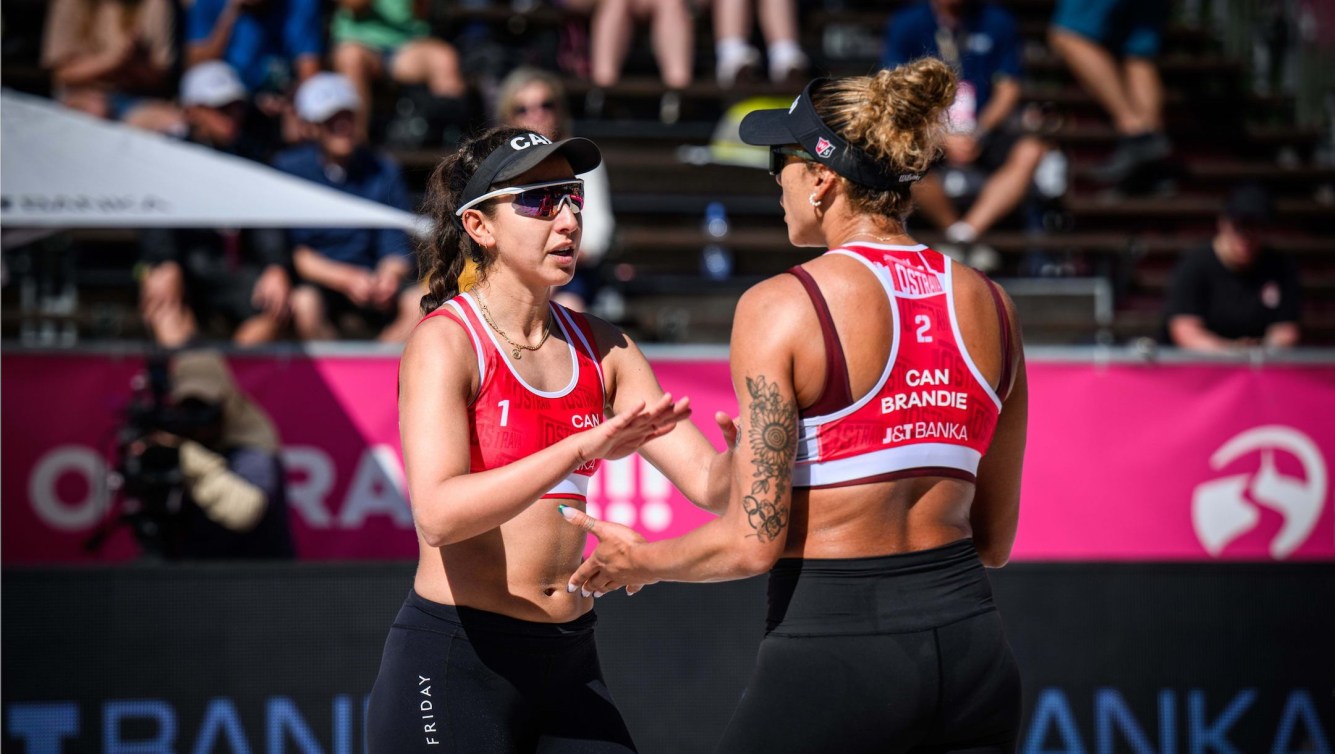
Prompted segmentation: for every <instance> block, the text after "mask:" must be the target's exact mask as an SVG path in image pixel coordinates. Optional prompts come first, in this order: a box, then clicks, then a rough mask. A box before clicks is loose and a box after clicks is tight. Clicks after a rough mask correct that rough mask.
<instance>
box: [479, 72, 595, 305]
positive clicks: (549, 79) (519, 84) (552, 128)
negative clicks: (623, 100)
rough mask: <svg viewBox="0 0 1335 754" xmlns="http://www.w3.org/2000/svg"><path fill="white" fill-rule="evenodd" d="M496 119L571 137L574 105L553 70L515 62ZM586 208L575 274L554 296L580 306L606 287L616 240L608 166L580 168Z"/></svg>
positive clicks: (503, 85)
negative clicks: (605, 263)
mask: <svg viewBox="0 0 1335 754" xmlns="http://www.w3.org/2000/svg"><path fill="white" fill-rule="evenodd" d="M496 122H497V124H498V125H505V126H514V127H516V128H526V129H529V130H532V131H537V132H538V133H540V134H542V135H543V136H546V137H548V138H550V139H551V140H553V141H557V140H559V139H565V138H569V137H570V136H571V135H572V134H571V133H570V110H569V107H568V106H567V102H566V90H565V86H564V85H563V84H562V83H561V79H559V78H558V77H557V76H556V75H555V74H552V73H549V72H547V71H544V70H541V69H538V68H527V67H524V68H516V69H515V70H514V71H512V72H511V73H510V75H509V76H506V77H505V79H504V80H503V81H502V82H501V86H500V90H499V91H498V93H497V98H496ZM579 177H580V178H582V179H583V180H584V209H583V210H581V211H580V213H579V216H580V219H581V221H582V222H581V225H582V227H583V232H582V234H581V237H580V244H579V263H578V265H577V267H576V269H575V278H574V279H573V280H571V281H570V282H569V283H568V284H566V285H565V286H564V287H562V288H561V290H560V291H558V292H557V294H556V296H555V298H556V300H557V301H558V302H559V303H561V304H563V305H564V306H567V307H569V308H571V309H574V310H576V311H583V310H584V309H585V308H587V307H588V305H589V304H590V303H592V302H593V299H594V297H595V296H596V295H597V294H598V290H599V289H600V288H601V287H602V267H601V263H602V260H603V256H604V255H605V254H606V253H607V249H608V247H609V246H610V245H611V243H612V234H613V231H614V230H615V229H616V219H615V218H614V217H613V215H612V192H611V189H610V188H609V187H608V181H607V166H606V165H605V164H599V165H598V167H597V168H595V169H594V170H592V171H590V172H588V173H582V174H580V176H579Z"/></svg>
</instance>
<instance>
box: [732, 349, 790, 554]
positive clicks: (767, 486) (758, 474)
mask: <svg viewBox="0 0 1335 754" xmlns="http://www.w3.org/2000/svg"><path fill="white" fill-rule="evenodd" d="M746 390H747V392H748V393H750V395H751V421H750V427H749V432H748V439H749V441H750V443H751V455H752V460H751V463H752V464H753V465H754V466H755V474H754V477H755V479H754V481H753V482H752V483H751V494H750V495H747V496H746V497H745V498H743V500H742V509H743V510H745V511H746V517H747V521H748V523H750V524H751V528H753V529H755V530H756V536H757V537H759V538H760V541H761V542H769V541H771V540H773V539H775V538H777V537H778V536H780V535H781V534H783V530H784V529H785V528H787V526H788V506H787V505H786V504H784V505H780V502H779V501H780V500H782V499H783V495H784V492H785V491H787V488H788V484H789V481H790V480H789V469H788V466H789V463H790V462H791V461H792V458H793V454H794V452H795V449H796V436H795V434H794V433H795V431H796V427H797V409H796V407H795V406H794V405H793V404H792V403H791V402H790V401H786V400H784V398H783V396H782V395H780V393H779V387H778V385H774V384H771V383H770V382H768V381H767V380H766V379H765V377H764V375H761V376H758V377H756V378H754V379H752V378H750V377H747V378H746Z"/></svg>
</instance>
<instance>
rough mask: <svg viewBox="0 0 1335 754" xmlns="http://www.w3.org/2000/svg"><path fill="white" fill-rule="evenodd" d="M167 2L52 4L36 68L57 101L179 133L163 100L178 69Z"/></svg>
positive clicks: (174, 113)
mask: <svg viewBox="0 0 1335 754" xmlns="http://www.w3.org/2000/svg"><path fill="white" fill-rule="evenodd" d="M172 24H173V10H172V4H171V2H170V1H169V0H53V2H51V4H50V5H49V7H48V8H47V12H46V31H45V35H44V37H45V38H44V39H43V43H42V67H43V68H46V69H48V70H50V72H51V83H52V89H53V91H54V94H55V97H56V99H57V100H59V101H60V102H62V103H63V104H65V105H66V106H68V107H72V108H74V109H76V110H81V111H83V112H86V113H88V114H90V115H94V116H96V117H99V118H108V119H111V120H119V121H124V122H125V123H128V124H130V125H132V126H138V127H139V128H146V129H149V130H152V131H159V132H161V133H180V132H181V131H182V130H183V123H182V119H181V113H180V111H179V110H177V109H176V108H175V107H174V106H173V105H172V104H171V103H170V102H169V101H167V98H166V97H163V95H164V94H167V93H168V91H167V87H168V85H169V83H168V82H169V79H170V74H171V69H172V66H173V65H174V64H175V62H176V42H175V38H174V37H173V35H172V28H173V26H172Z"/></svg>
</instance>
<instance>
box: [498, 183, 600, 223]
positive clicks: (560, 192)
mask: <svg viewBox="0 0 1335 754" xmlns="http://www.w3.org/2000/svg"><path fill="white" fill-rule="evenodd" d="M563 199H564V200H566V201H569V202H570V207H571V209H573V210H574V211H575V212H576V213H578V212H579V211H580V210H582V209H584V190H583V189H582V188H579V187H573V186H550V187H548V188H543V189H534V190H532V191H525V192H524V193H522V194H519V195H518V196H516V197H515V210H516V211H518V212H519V214H521V215H524V216H525V217H541V218H544V219H545V218H550V217H556V214H557V213H558V212H560V211H561V201H562V200H563Z"/></svg>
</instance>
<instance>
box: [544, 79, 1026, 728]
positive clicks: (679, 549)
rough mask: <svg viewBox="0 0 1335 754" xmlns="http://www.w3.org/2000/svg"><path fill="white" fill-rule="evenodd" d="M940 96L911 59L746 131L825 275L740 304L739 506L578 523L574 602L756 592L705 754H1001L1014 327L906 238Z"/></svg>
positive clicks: (985, 290)
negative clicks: (759, 599) (711, 587)
mask: <svg viewBox="0 0 1335 754" xmlns="http://www.w3.org/2000/svg"><path fill="white" fill-rule="evenodd" d="M954 94H955V74H954V73H953V72H952V71H951V69H950V67H949V66H947V65H946V64H945V63H944V62H942V61H940V60H936V59H933V58H922V59H920V60H917V61H915V62H913V63H910V64H908V65H904V66H900V67H897V68H894V69H891V70H885V71H880V72H879V73H877V74H876V75H875V76H852V77H847V78H839V79H817V80H816V81H813V82H811V83H810V84H808V85H807V87H806V89H805V90H804V91H803V92H802V94H801V95H800V96H799V97H798V98H797V99H796V100H795V101H794V102H793V103H792V106H791V107H784V108H780V109H773V110H756V111H753V112H751V113H749V114H747V116H746V117H745V118H744V119H743V120H742V122H741V127H740V136H741V139H742V141H744V142H746V143H748V144H754V145H758V146H765V147H774V148H777V149H775V161H774V168H775V179H776V180H777V181H778V183H779V187H780V191H781V194H780V204H782V205H783V209H784V221H785V223H786V224H787V227H788V239H789V241H790V242H791V243H792V244H793V245H795V246H805V247H812V248H814V249H818V250H819V252H818V254H817V255H816V256H815V257H814V258H813V259H811V260H809V261H807V262H806V263H804V264H801V265H799V266H796V267H793V268H791V269H790V270H788V271H787V272H785V273H782V274H779V275H776V276H774V277H772V278H770V279H768V280H764V281H761V282H760V283H758V284H756V285H755V286H754V287H752V288H751V289H750V290H748V291H746V293H744V294H742V298H741V300H740V301H739V302H738V304H737V312H736V315H735V317H734V318H733V336H732V342H731V345H730V350H729V361H730V365H731V368H732V375H733V383H734V385H735V388H736V390H737V398H738V403H739V405H740V410H741V416H742V426H743V428H744V430H745V435H746V436H745V437H744V438H743V441H742V442H740V443H738V445H737V448H736V451H735V453H736V456H735V458H734V461H735V464H736V465H735V471H734V473H733V475H732V477H733V479H734V480H736V481H735V482H734V483H733V485H732V486H731V494H730V498H731V499H730V501H729V503H728V504H727V505H726V506H724V511H725V512H724V514H723V515H722V516H720V517H719V518H717V519H715V520H713V521H709V522H707V523H705V524H704V525H703V526H701V527H699V528H697V529H695V530H694V531H691V532H688V533H687V534H684V535H682V536H680V537H675V538H672V539H662V540H658V541H655V542H644V541H643V539H642V538H640V537H638V536H637V535H635V533H634V532H633V531H630V530H629V529H626V528H625V527H622V526H619V525H617V524H613V523H609V522H606V521H596V522H595V521H591V520H589V519H588V517H587V516H586V515H584V514H578V515H573V516H572V518H573V519H574V521H572V522H571V523H572V524H575V525H577V526H580V527H581V530H591V531H592V533H593V534H594V535H595V536H597V537H598V538H599V540H600V543H599V546H598V548H597V550H595V551H594V553H593V555H592V556H591V557H590V558H589V559H588V560H587V561H586V562H585V563H584V564H583V565H581V566H580V568H579V570H578V571H576V572H575V574H574V575H573V576H572V578H571V581H570V583H571V584H573V585H575V586H577V587H579V588H581V589H583V590H586V591H587V590H595V591H606V590H608V589H612V588H615V587H617V586H619V585H621V584H627V583H630V584H643V583H646V582H649V583H652V582H655V581H661V580H671V581H720V580H725V579H738V578H746V577H749V576H754V575H757V574H760V573H763V572H765V571H769V614H768V616H767V620H766V626H767V630H766V634H765V638H764V639H763V640H762V641H761V644H760V649H759V654H758V657H757V661H756V669H755V671H754V672H753V674H752V677H751V680H750V681H749V682H748V684H747V691H746V695H745V696H744V697H743V698H742V700H741V702H740V703H739V706H738V708H737V710H736V711H735V712H734V713H733V716H732V720H731V722H730V723H729V724H728V728H727V729H726V731H725V732H724V735H723V740H722V741H721V742H720V743H719V745H718V747H717V750H718V751H723V752H729V754H733V753H735V752H757V753H761V752H765V753H768V752H775V751H801V752H806V751H838V752H844V751H956V752H963V751H966V750H967V751H972V752H1008V751H1014V750H1015V746H1016V741H1017V738H1018V736H1019V728H1020V677H1019V671H1018V668H1017V666H1016V662H1015V659H1014V657H1013V656H1012V655H1011V652H1010V649H1009V648H1008V647H1007V644H1006V638H1005V635H1004V632H1003V630H1002V625H1001V621H1000V619H999V617H998V615H997V609H996V605H995V604H994V603H993V600H992V596H991V588H990V586H989V585H988V577H987V574H986V572H985V567H987V566H991V567H999V566H1001V565H1003V564H1004V563H1005V562H1006V560H1007V558H1008V557H1009V554H1010V550H1011V545H1012V543H1013V542H1014V540H1015V534H1016V527H1017V524H1018V518H1019V500H1020V470H1021V466H1022V462H1023V455H1024V441H1025V426H1026V401H1027V397H1026V396H1027V388H1026V386H1025V385H1026V383H1025V372H1024V361H1023V352H1022V350H1021V348H1020V344H1019V340H1018V338H1017V337H1016V334H1017V333H1018V332H1019V328H1018V322H1017V321H1016V318H1015V315H1014V310H1013V307H1012V305H1011V304H1010V303H1009V302H1008V300H1007V298H1006V295H1005V294H1004V293H1003V292H1001V290H1000V289H999V288H998V287H996V286H995V285H994V284H993V283H991V282H990V281H988V280H987V278H985V277H984V276H983V275H982V274H980V273H978V272H976V271H975V270H973V269H971V268H969V267H966V266H964V265H962V264H957V263H954V262H952V261H951V260H950V258H949V257H947V256H945V255H943V254H941V253H940V252H937V251H934V250H932V249H930V248H928V247H926V246H924V245H922V244H919V243H917V242H916V241H915V240H914V239H913V238H912V237H910V236H909V235H908V234H907V232H906V230H905V225H904V223H905V218H906V217H907V215H908V213H909V210H910V208H911V206H912V196H911V194H910V191H909V188H910V186H911V185H912V184H913V183H914V182H915V181H917V180H918V179H920V178H921V177H922V175H923V173H924V172H925V171H926V170H927V168H928V167H929V166H930V164H931V162H932V160H933V158H934V157H935V155H936V151H937V145H938V140H939V138H940V133H939V131H940V129H941V126H942V116H943V114H944V112H945V110H946V108H947V107H948V106H949V105H950V102H951V100H952V98H953V97H954ZM929 375H930V376H929Z"/></svg>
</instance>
